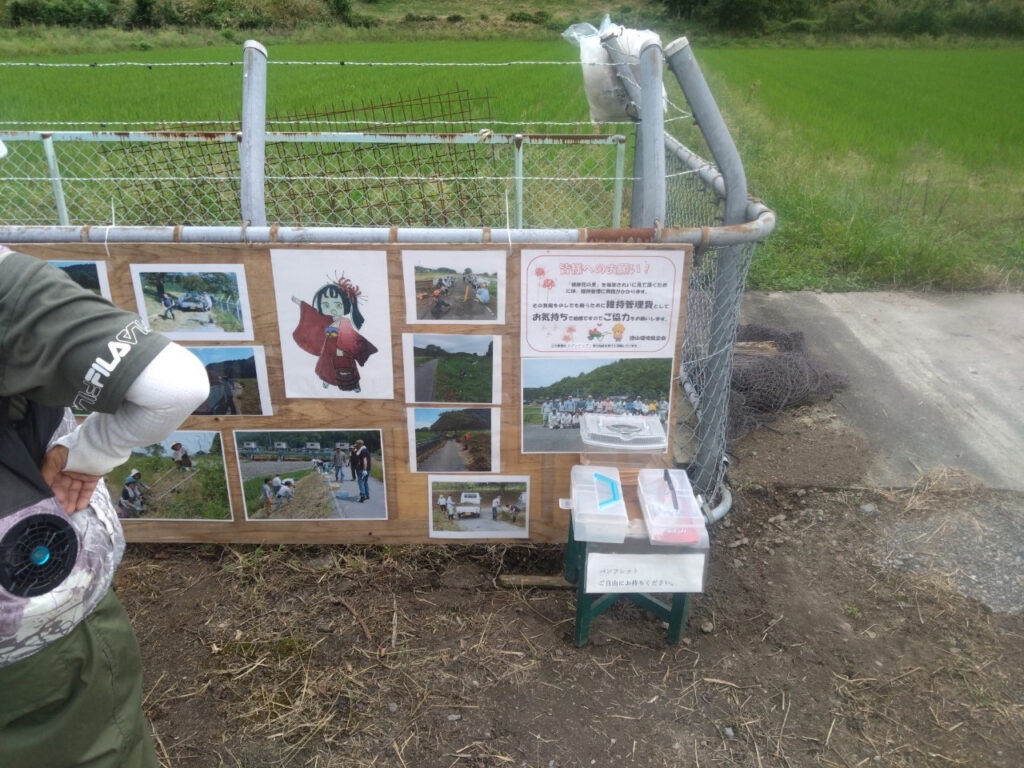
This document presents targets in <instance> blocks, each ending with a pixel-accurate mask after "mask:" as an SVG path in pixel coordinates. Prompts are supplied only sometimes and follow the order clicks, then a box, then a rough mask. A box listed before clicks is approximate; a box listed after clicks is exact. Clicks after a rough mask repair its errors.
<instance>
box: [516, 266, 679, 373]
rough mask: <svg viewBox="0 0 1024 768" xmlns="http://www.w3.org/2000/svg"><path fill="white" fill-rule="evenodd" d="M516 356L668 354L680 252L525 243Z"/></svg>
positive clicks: (674, 321) (672, 346)
mask: <svg viewBox="0 0 1024 768" xmlns="http://www.w3.org/2000/svg"><path fill="white" fill-rule="evenodd" d="M522 264H523V268H522V312H523V315H522V352H521V354H522V356H523V357H539V356H545V355H561V356H565V355H600V356H604V357H608V356H611V355H616V356H620V355H622V356H624V355H633V356H638V357H666V356H671V355H672V351H673V350H674V349H675V343H676V328H677V326H678V320H679V305H680V303H681V301H682V297H683V252H682V251H661V250H650V251H627V250H592V251H585V250H536V251H530V250H524V251H523V257H522Z"/></svg>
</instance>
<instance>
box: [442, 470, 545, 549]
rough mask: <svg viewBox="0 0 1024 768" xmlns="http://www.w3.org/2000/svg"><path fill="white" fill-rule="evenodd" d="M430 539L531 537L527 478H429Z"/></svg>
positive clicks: (499, 476)
mask: <svg viewBox="0 0 1024 768" xmlns="http://www.w3.org/2000/svg"><path fill="white" fill-rule="evenodd" d="M429 486H430V498H429V500H428V504H429V506H430V515H429V520H430V537H431V538H437V539H525V538H527V537H529V535H530V478H529V476H528V475H490V476H488V477H486V478H476V477H474V478H472V479H467V478H466V477H465V476H463V475H431V476H430V483H429Z"/></svg>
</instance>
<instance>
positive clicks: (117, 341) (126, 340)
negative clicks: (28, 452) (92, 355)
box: [71, 320, 149, 411]
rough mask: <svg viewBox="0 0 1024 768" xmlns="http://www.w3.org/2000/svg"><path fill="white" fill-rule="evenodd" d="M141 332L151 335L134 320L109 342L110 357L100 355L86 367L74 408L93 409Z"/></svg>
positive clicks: (140, 323)
mask: <svg viewBox="0 0 1024 768" xmlns="http://www.w3.org/2000/svg"><path fill="white" fill-rule="evenodd" d="M139 334H142V335H143V336H147V335H149V329H148V328H146V327H145V326H143V325H142V322H141V321H140V320H132V321H131V322H130V323H128V325H126V326H125V327H124V328H122V329H121V330H120V331H118V332H117V333H116V334H115V335H114V338H113V339H111V340H110V341H108V342H107V354H108V355H109V356H110V359H104V357H103V356H102V355H100V356H98V357H97V358H96V359H95V360H93V361H92V365H90V366H89V367H88V368H87V369H86V371H85V375H84V376H83V377H82V379H83V382H82V383H83V386H82V389H80V390H78V393H77V394H76V395H75V400H74V402H73V403H72V404H71V405H72V407H73V408H79V409H81V410H86V411H88V410H92V407H93V406H94V405H95V404H96V401H97V400H98V399H99V396H100V394H101V393H102V392H103V387H104V386H105V385H106V380H107V379H108V378H109V377H110V374H112V373H113V372H114V369H116V368H117V366H118V365H119V364H120V363H121V361H122V360H123V359H124V358H125V357H127V355H128V353H129V352H131V351H132V349H133V348H134V347H135V345H136V344H138V341H139Z"/></svg>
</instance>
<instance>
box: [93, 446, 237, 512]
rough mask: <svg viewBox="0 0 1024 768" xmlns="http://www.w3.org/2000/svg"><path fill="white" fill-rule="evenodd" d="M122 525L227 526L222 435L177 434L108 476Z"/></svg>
mask: <svg viewBox="0 0 1024 768" xmlns="http://www.w3.org/2000/svg"><path fill="white" fill-rule="evenodd" d="M105 479H106V481H107V488H108V489H109V490H110V497H111V498H112V499H113V500H114V507H115V509H117V516H118V517H120V518H121V519H122V520H134V519H143V520H230V519H231V501H230V499H229V497H228V481H227V468H226V466H225V464H224V450H223V447H222V445H221V437H220V432H208V431H200V430H184V429H183V430H178V431H177V432H174V433H172V434H171V436H170V437H168V438H167V439H166V440H163V441H161V442H159V443H153V444H151V445H145V446H141V447H138V448H132V452H131V455H130V456H129V457H128V460H127V461H126V462H124V463H123V464H121V465H120V466H118V467H115V468H114V469H113V470H111V471H110V472H108V473H107V475H106V478H105Z"/></svg>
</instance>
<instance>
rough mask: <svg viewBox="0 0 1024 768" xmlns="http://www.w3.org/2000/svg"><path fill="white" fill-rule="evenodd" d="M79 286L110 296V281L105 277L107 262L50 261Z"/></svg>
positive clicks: (108, 298)
mask: <svg viewBox="0 0 1024 768" xmlns="http://www.w3.org/2000/svg"><path fill="white" fill-rule="evenodd" d="M50 263H51V264H53V266H55V267H57V269H59V270H61V271H62V272H63V273H64V274H65V275H67V276H68V277H70V278H71V279H72V280H74V281H75V282H76V283H78V285H79V286H81V287H82V288H85V290H87V291H92V292H93V293H95V294H96V295H97V296H102V297H103V298H105V299H106V300H107V301H110V302H112V301H113V300H112V299H111V298H110V281H109V280H108V279H107V263H106V262H105V261H58V260H54V261H51V262H50Z"/></svg>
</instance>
